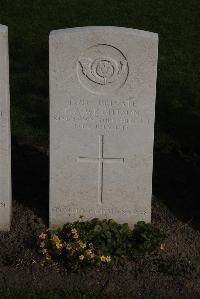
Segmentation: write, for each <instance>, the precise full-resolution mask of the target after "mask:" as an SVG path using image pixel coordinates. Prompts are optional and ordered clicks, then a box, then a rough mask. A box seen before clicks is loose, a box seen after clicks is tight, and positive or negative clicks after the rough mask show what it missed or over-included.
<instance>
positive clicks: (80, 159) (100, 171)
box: [78, 135, 124, 205]
mask: <svg viewBox="0 0 200 299" xmlns="http://www.w3.org/2000/svg"><path fill="white" fill-rule="evenodd" d="M103 150H104V136H103V135H99V156H98V158H89V157H78V162H97V163H98V204H100V205H101V204H102V202H103V198H102V197H103V165H104V163H124V158H105V157H104V152H103Z"/></svg>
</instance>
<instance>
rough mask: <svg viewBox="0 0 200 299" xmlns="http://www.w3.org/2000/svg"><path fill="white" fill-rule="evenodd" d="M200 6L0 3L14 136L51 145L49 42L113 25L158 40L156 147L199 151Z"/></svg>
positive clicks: (75, 0)
mask: <svg viewBox="0 0 200 299" xmlns="http://www.w3.org/2000/svg"><path fill="white" fill-rule="evenodd" d="M199 11H200V1H199V0H190V1H188V0H176V1H174V0H173V1H172V0H167V1H164V0H152V1H148V0H137V1H136V0H71V1H69V0H57V1H55V0H48V1H47V0H43V1H41V0H34V1H32V0H14V1H13V0H0V23H2V24H6V25H8V26H9V41H10V84H11V103H12V106H11V107H12V134H13V137H14V138H16V139H17V140H18V141H19V142H26V143H30V144H38V145H40V146H48V133H49V132H48V130H49V128H48V113H49V112H48V103H49V95H48V35H49V32H50V31H51V30H53V29H60V28H67V27H76V26H90V25H113V26H123V27H131V28H136V29H142V30H148V31H152V32H157V33H158V34H159V65H158V83H157V105H156V132H155V133H156V134H155V140H156V146H157V147H158V148H163V147H165V148H166V146H167V148H171V147H173V146H177V147H180V146H181V148H182V149H185V150H187V151H188V150H192V151H200V130H199V128H200V84H199V75H200V58H199V57H200V55H199V51H200V38H199V33H200V22H199Z"/></svg>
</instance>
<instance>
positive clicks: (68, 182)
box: [50, 27, 158, 227]
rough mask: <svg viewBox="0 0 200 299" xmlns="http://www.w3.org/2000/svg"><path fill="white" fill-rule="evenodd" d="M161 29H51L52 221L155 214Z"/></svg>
mask: <svg viewBox="0 0 200 299" xmlns="http://www.w3.org/2000/svg"><path fill="white" fill-rule="evenodd" d="M157 50H158V36H157V34H155V33H151V32H145V31H139V30H133V29H128V28H119V27H85V28H72V29H66V30H56V31H52V32H51V34H50V226H51V227H52V226H60V225H62V224H64V223H66V222H68V221H69V222H71V221H74V220H77V219H79V216H84V217H85V219H91V218H101V219H103V218H113V219H115V220H116V221H117V222H119V223H124V222H128V223H129V225H130V226H133V225H134V224H135V223H136V222H137V221H140V220H144V221H147V222H149V221H150V220H151V195H152V166H153V139H154V113H155V96H156V73H157Z"/></svg>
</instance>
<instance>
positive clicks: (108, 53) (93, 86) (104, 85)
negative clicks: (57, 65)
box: [77, 44, 129, 94]
mask: <svg viewBox="0 0 200 299" xmlns="http://www.w3.org/2000/svg"><path fill="white" fill-rule="evenodd" d="M128 72H129V67H128V62H127V59H126V57H125V56H124V54H123V53H122V52H121V51H120V50H119V49H117V48H115V47H113V46H110V45H106V44H98V45H95V46H92V47H90V48H88V49H86V50H85V52H84V53H83V54H82V55H81V56H80V57H79V59H78V63H77V74H78V78H79V81H80V83H81V84H82V85H83V86H84V87H85V88H86V89H87V90H89V91H90V92H92V93H97V94H105V93H109V92H112V91H113V90H116V89H118V88H120V87H122V86H123V85H124V83H125V82H126V80H127V77H128Z"/></svg>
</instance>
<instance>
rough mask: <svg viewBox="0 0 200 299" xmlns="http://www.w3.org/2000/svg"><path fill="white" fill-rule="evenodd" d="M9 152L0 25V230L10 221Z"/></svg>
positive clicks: (6, 69) (4, 37)
mask: <svg viewBox="0 0 200 299" xmlns="http://www.w3.org/2000/svg"><path fill="white" fill-rule="evenodd" d="M10 155H11V153H10V95H9V59H8V28H7V27H6V26H3V25H0V165H1V167H0V230H3V231H6V230H9V228H10V221H11V156H10Z"/></svg>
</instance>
